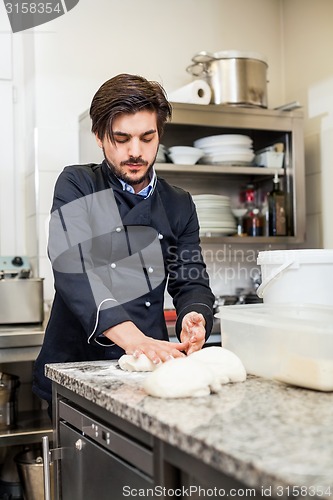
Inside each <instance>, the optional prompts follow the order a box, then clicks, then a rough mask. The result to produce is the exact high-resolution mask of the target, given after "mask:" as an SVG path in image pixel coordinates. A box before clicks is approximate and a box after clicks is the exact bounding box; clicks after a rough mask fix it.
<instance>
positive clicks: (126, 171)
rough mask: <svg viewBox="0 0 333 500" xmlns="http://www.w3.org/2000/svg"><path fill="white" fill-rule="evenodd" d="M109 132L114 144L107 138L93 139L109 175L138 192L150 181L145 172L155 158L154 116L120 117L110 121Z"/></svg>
mask: <svg viewBox="0 0 333 500" xmlns="http://www.w3.org/2000/svg"><path fill="white" fill-rule="evenodd" d="M112 132H113V137H114V140H115V144H112V142H111V141H110V139H109V138H108V137H107V136H105V137H104V139H103V140H101V139H99V138H98V137H97V136H96V140H97V143H98V145H99V147H101V148H102V149H103V152H104V156H105V159H106V160H107V162H108V164H109V166H110V168H111V170H112V172H113V173H114V174H115V175H116V176H117V177H119V178H120V179H122V180H123V181H125V182H127V184H130V185H131V186H133V188H134V190H135V192H139V191H140V190H141V189H143V188H144V187H146V186H147V185H148V184H149V182H150V179H149V172H150V171H151V169H152V167H153V164H154V162H155V158H156V155H157V149H158V143H159V137H158V131H157V124H156V113H155V112H154V111H147V110H144V111H138V112H137V113H134V114H121V115H119V116H118V117H116V118H115V119H114V121H113V125H112Z"/></svg>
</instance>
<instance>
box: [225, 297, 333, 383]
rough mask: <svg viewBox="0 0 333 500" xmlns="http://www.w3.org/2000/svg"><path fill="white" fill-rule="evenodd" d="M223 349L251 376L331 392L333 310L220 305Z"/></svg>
mask: <svg viewBox="0 0 333 500" xmlns="http://www.w3.org/2000/svg"><path fill="white" fill-rule="evenodd" d="M216 316H217V317H218V318H220V322H221V337H222V345H223V347H225V348H226V349H229V350H230V351H232V352H234V353H235V354H236V355H237V356H239V358H240V359H241V361H242V362H243V364H244V366H245V369H246V371H247V373H248V374H251V375H257V376H259V377H266V378H273V379H276V380H279V381H281V382H285V383H289V384H293V385H297V386H301V387H306V388H309V389H315V390H319V391H333V359H332V352H333V308H332V307H329V306H321V305H303V304H287V303H286V304H252V305H241V306H238V305H236V306H229V307H222V308H221V309H220V312H219V313H218V314H217V315H216Z"/></svg>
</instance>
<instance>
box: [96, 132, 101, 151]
mask: <svg viewBox="0 0 333 500" xmlns="http://www.w3.org/2000/svg"><path fill="white" fill-rule="evenodd" d="M95 139H96V142H97V144H98V145H99V147H100V148H102V147H103V143H102V141H101V140H100V138H99V137H98V135H97V134H95Z"/></svg>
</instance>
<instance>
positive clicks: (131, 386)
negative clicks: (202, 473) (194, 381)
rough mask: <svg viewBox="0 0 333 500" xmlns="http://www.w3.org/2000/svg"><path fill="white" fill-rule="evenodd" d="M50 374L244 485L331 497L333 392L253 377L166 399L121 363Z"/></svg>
mask: <svg viewBox="0 0 333 500" xmlns="http://www.w3.org/2000/svg"><path fill="white" fill-rule="evenodd" d="M46 374H47V376H48V377H49V378H50V379H52V380H53V381H55V382H57V383H58V384H60V385H62V386H64V387H66V388H68V389H70V390H71V391H73V392H75V393H77V394H79V395H81V396H83V397H84V398H86V399H87V400H90V401H93V402H94V403H95V404H97V405H98V406H101V407H103V408H106V409H107V410H108V411H110V412H112V413H114V414H115V415H117V416H119V417H121V418H123V419H125V420H127V421H129V422H131V423H133V424H134V425H136V426H138V427H140V428H142V429H144V430H145V431H147V432H149V433H151V434H152V435H154V436H156V437H158V438H160V439H162V440H163V441H166V442H167V443H169V444H171V445H173V446H175V447H177V448H179V449H181V450H182V451H184V452H186V453H188V454H190V455H192V456H194V457H200V459H201V460H202V461H203V462H205V463H207V464H209V465H211V466H212V467H214V468H215V469H217V470H220V471H223V472H224V473H225V474H227V475H230V476H231V477H234V478H236V479H238V480H239V481H241V482H243V483H244V484H245V485H247V486H249V487H256V488H258V489H259V490H261V489H262V488H270V491H271V493H270V495H266V496H272V497H274V496H277V497H278V498H288V497H289V498H290V497H292V494H291V489H292V488H291V489H290V490H289V491H288V488H287V487H288V486H298V487H303V490H302V495H301V497H300V498H309V499H310V498H316V497H317V498H326V499H332V498H333V433H332V423H333V393H323V392H316V391H311V390H307V389H301V388H296V387H291V386H288V385H285V384H282V383H278V382H275V381H271V380H266V379H261V378H257V377H252V376H249V377H248V379H247V380H246V381H245V382H243V383H236V384H229V385H225V386H223V390H222V392H220V393H219V394H211V395H210V396H206V397H201V398H193V399H191V398H184V399H180V400H177V399H169V400H163V399H159V398H153V397H150V396H147V395H146V394H145V392H144V391H143V389H142V388H141V386H142V381H143V380H144V378H145V377H146V376H147V374H144V373H130V372H124V371H122V370H121V369H120V368H119V367H118V364H117V362H116V361H98V362H82V363H66V364H52V365H47V367H46ZM329 488H330V489H329ZM268 491H269V490H266V492H267V493H268ZM288 493H289V496H288Z"/></svg>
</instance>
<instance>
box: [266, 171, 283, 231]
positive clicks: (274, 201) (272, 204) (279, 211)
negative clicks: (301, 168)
mask: <svg viewBox="0 0 333 500" xmlns="http://www.w3.org/2000/svg"><path fill="white" fill-rule="evenodd" d="M268 231H269V236H286V234H287V218H286V197H285V193H284V192H283V191H282V190H281V189H280V181H279V176H278V174H277V172H276V173H275V175H274V179H273V189H272V191H271V192H270V193H269V195H268Z"/></svg>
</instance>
